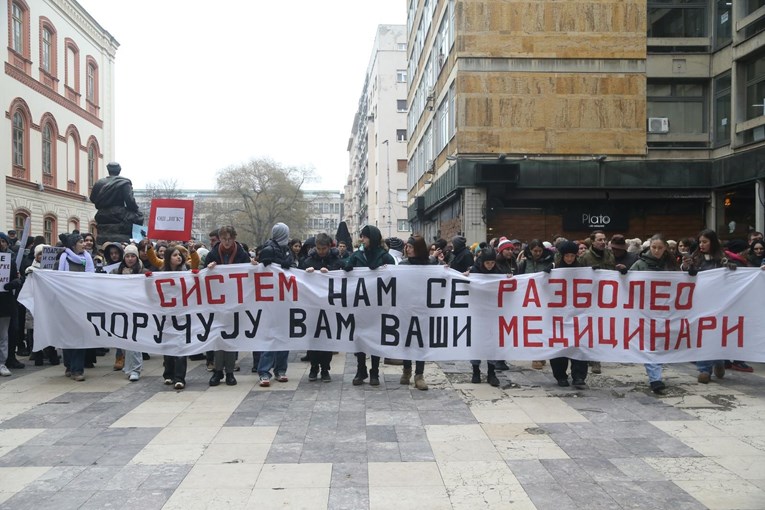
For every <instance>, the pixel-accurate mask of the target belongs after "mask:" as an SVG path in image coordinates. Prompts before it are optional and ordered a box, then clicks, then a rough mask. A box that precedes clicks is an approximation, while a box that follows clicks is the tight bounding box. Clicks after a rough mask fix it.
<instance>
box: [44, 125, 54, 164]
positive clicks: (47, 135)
mask: <svg viewBox="0 0 765 510" xmlns="http://www.w3.org/2000/svg"><path fill="white" fill-rule="evenodd" d="M52 131H53V130H52V129H51V128H50V124H45V126H43V128H42V171H43V175H51V174H52V173H53V163H52V161H53V141H52V140H51V136H52Z"/></svg>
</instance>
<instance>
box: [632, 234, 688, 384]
mask: <svg viewBox="0 0 765 510" xmlns="http://www.w3.org/2000/svg"><path fill="white" fill-rule="evenodd" d="M648 243H649V244H648V248H646V249H645V250H643V252H642V253H641V254H640V257H638V260H637V261H635V263H634V264H632V267H630V271H676V270H677V266H676V265H675V261H674V256H673V255H672V253H671V252H670V251H669V245H668V244H667V241H666V240H665V239H664V237H663V236H662V235H661V234H655V235H654V236H652V237H651V239H649V240H648ZM644 366H645V373H646V374H647V375H648V384H649V385H650V386H651V391H653V392H654V393H656V394H659V395H661V394H662V393H663V392H664V390H665V389H666V388H667V385H666V384H664V382H663V381H662V380H661V372H662V365H661V364H660V363H645V364H644Z"/></svg>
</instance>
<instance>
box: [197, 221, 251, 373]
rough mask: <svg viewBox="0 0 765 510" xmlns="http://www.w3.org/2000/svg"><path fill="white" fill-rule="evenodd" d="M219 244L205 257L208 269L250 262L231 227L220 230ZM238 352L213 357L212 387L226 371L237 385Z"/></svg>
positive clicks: (216, 354)
mask: <svg viewBox="0 0 765 510" xmlns="http://www.w3.org/2000/svg"><path fill="white" fill-rule="evenodd" d="M218 239H219V242H218V244H216V245H215V246H213V247H212V248H211V249H210V252H209V253H208V254H207V257H205V262H206V264H207V269H214V268H215V266H217V265H225V264H245V263H248V262H250V254H249V253H248V252H247V250H245V249H244V247H243V246H242V245H241V244H239V243H238V242H237V241H236V229H235V228H234V227H232V226H230V225H226V226H223V227H220V228H219V229H218ZM190 249H191V250H192V253H193V254H194V255H195V256H196V259H197V261H198V260H199V255H197V254H196V248H195V245H194V244H193V243H191V244H190ZM236 357H237V352H236V351H223V350H217V351H215V352H214V354H213V356H212V362H213V375H212V376H211V377H210V381H209V384H210V386H218V385H219V384H220V382H221V381H222V380H223V377H224V376H223V370H224V369H225V371H226V375H225V378H226V384H227V385H228V386H233V385H235V384H236V378H235V377H234V371H235V370H236Z"/></svg>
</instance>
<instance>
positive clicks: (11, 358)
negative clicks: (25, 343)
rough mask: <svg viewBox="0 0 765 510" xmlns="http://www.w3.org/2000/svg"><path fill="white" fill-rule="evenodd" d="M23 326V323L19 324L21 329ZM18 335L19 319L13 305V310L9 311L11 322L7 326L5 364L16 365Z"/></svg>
mask: <svg viewBox="0 0 765 510" xmlns="http://www.w3.org/2000/svg"><path fill="white" fill-rule="evenodd" d="M23 326H24V323H23V322H22V323H21V327H23ZM18 334H19V317H18V314H17V313H16V306H15V305H14V307H13V310H11V320H10V323H9V324H8V358H7V359H6V360H5V364H6V365H8V364H13V363H17V362H18V360H17V359H16V346H17V345H18V343H17V339H18Z"/></svg>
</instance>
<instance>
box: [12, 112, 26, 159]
mask: <svg viewBox="0 0 765 510" xmlns="http://www.w3.org/2000/svg"><path fill="white" fill-rule="evenodd" d="M24 124H25V123H24V116H23V115H22V114H21V112H16V113H14V114H13V166H19V167H22V168H24V145H25V138H26V137H25V136H24V135H25V134H26V127H25V125H24Z"/></svg>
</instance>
